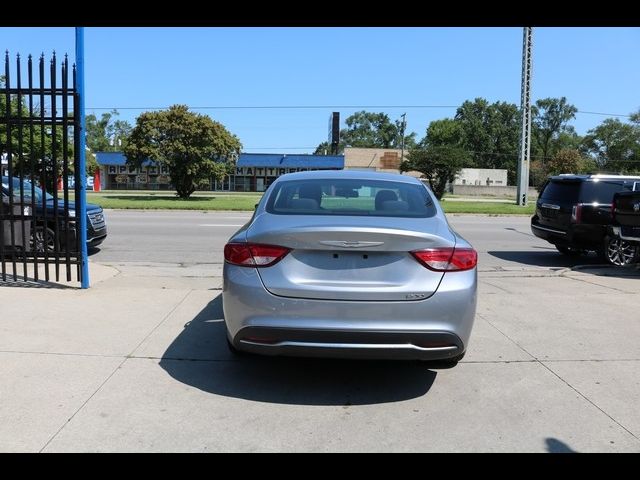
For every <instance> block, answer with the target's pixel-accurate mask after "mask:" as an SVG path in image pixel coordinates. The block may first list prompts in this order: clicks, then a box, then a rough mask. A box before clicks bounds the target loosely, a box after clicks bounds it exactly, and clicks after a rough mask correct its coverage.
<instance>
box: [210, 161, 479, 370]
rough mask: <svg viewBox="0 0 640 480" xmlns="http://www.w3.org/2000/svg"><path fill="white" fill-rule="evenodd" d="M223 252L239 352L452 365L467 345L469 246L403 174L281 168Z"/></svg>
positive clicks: (472, 257)
mask: <svg viewBox="0 0 640 480" xmlns="http://www.w3.org/2000/svg"><path fill="white" fill-rule="evenodd" d="M224 257H225V264H224V272H223V277H224V284H223V292H222V297H223V308H224V316H225V323H226V327H227V339H228V341H229V347H230V348H231V350H232V351H234V352H236V353H238V352H239V351H247V352H253V353H261V354H268V355H299V356H326V357H343V358H345V357H351V358H391V359H422V360H439V361H444V362H447V363H452V364H455V363H457V362H458V361H459V360H460V359H461V358H462V356H463V355H464V353H465V350H466V348H467V345H468V342H469V336H470V334H471V329H472V326H473V321H474V317H475V310H476V295H477V294H476V290H477V270H476V264H477V253H476V251H475V250H474V249H473V248H472V247H471V245H470V244H469V243H468V242H467V241H465V240H464V239H463V238H462V237H461V236H460V235H458V234H457V233H456V232H454V231H453V230H452V228H451V227H450V226H449V224H448V222H447V219H446V217H445V215H444V213H443V211H442V209H441V207H440V205H439V204H438V202H437V200H436V198H435V197H434V196H433V194H432V193H431V191H430V190H429V189H427V188H426V187H425V186H424V185H423V184H422V183H421V182H420V181H419V180H416V179H414V178H412V177H409V176H404V175H394V174H382V173H372V172H361V171H313V172H303V173H302V172H301V173H292V174H287V175H283V176H281V177H280V178H278V179H277V180H276V181H275V182H274V183H273V184H272V185H271V186H270V187H269V189H268V191H267V192H266V193H265V195H264V196H263V198H262V200H261V201H260V203H259V204H258V205H257V206H256V211H255V213H254V215H253V217H252V218H251V220H250V221H249V223H247V224H246V225H245V226H243V227H242V228H241V229H240V230H239V231H238V232H236V233H235V234H234V235H233V236H232V237H231V239H230V240H229V242H228V243H227V245H226V246H225V249H224Z"/></svg>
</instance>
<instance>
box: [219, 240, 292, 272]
mask: <svg viewBox="0 0 640 480" xmlns="http://www.w3.org/2000/svg"><path fill="white" fill-rule="evenodd" d="M290 251H291V250H290V249H289V248H287V247H280V246H277V245H261V244H258V243H227V244H226V245H225V246H224V259H225V261H226V262H228V263H231V264H233V265H238V266H239V267H270V266H271V265H274V264H276V263H278V262H279V261H280V260H282V259H283V258H284V256H285V255H286V254H287V253H289V252H290Z"/></svg>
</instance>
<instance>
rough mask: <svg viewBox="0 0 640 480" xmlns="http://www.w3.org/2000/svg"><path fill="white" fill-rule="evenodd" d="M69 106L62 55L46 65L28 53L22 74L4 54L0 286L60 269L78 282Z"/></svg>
mask: <svg viewBox="0 0 640 480" xmlns="http://www.w3.org/2000/svg"><path fill="white" fill-rule="evenodd" d="M47 64H48V65H47ZM12 67H13V68H12ZM25 70H26V72H25ZM69 78H71V85H69ZM77 102H78V96H77V94H76V71H75V66H73V67H72V68H71V71H70V69H69V62H68V59H67V56H66V55H65V58H64V60H63V61H61V62H60V63H59V64H58V60H57V59H56V55H55V53H54V54H53V56H52V58H51V59H50V60H49V61H45V58H44V55H42V56H41V57H40V58H39V60H37V61H33V59H32V57H31V55H29V57H28V59H27V62H26V69H25V68H23V62H22V60H21V58H20V55H16V58H15V63H13V64H12V62H11V58H10V56H9V52H7V53H6V55H5V65H4V75H2V74H0V156H1V158H2V161H1V162H0V170H1V173H2V175H1V178H2V201H1V202H0V263H1V272H0V281H2V282H6V281H7V280H13V281H18V280H19V279H20V280H24V281H31V280H35V281H39V280H45V281H50V280H52V278H51V277H53V278H55V281H60V277H61V276H60V273H61V269H62V270H63V272H66V280H67V281H73V280H77V281H81V268H80V265H81V254H80V252H81V249H80V243H79V242H80V235H77V234H76V232H77V230H76V215H75V212H79V211H80V210H79V198H80V194H79V190H78V186H79V185H80V175H81V174H84V172H79V169H78V164H79V152H78V149H77V148H76V146H77V145H79V129H78V128H77V127H78V125H79V108H78V103H77ZM71 177H74V182H73V183H72V184H73V185H75V186H76V187H75V188H70V187H69V183H70V182H69V180H70V178H71ZM74 271H75V278H73V277H74V275H72V273H73V272H74Z"/></svg>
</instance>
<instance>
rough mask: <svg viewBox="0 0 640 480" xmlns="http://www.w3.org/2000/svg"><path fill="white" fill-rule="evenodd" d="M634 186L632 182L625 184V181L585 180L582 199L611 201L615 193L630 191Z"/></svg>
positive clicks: (601, 201)
mask: <svg viewBox="0 0 640 480" xmlns="http://www.w3.org/2000/svg"><path fill="white" fill-rule="evenodd" d="M632 186H633V184H632V183H628V184H626V185H625V184H624V183H623V182H610V181H606V180H600V181H597V182H584V184H583V185H582V191H581V195H580V201H581V202H583V203H593V202H597V203H611V202H612V201H613V195H614V194H615V193H617V192H622V191H630V190H631V188H632Z"/></svg>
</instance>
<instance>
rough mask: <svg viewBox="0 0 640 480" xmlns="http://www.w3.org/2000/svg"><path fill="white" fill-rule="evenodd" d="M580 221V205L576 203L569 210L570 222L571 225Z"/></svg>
mask: <svg viewBox="0 0 640 480" xmlns="http://www.w3.org/2000/svg"><path fill="white" fill-rule="evenodd" d="M580 220H582V204H581V203H576V204H575V205H574V206H573V208H572V209H571V221H572V222H573V223H580Z"/></svg>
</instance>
